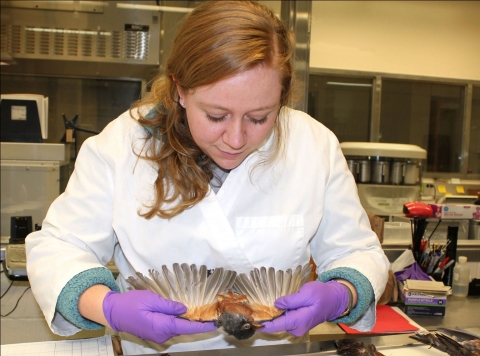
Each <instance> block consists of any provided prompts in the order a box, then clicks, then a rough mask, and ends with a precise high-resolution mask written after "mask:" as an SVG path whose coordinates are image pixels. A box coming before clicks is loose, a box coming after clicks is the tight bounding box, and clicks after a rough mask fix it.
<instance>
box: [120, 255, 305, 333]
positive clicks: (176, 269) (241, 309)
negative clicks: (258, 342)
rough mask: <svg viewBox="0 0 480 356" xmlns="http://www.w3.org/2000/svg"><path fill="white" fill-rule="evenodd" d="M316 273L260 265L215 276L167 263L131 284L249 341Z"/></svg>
mask: <svg viewBox="0 0 480 356" xmlns="http://www.w3.org/2000/svg"><path fill="white" fill-rule="evenodd" d="M311 269H312V265H311V264H309V263H307V264H305V265H303V266H301V265H299V266H296V267H295V268H293V269H291V268H289V269H287V270H286V271H283V270H278V271H276V270H275V269H274V268H273V267H269V268H266V267H260V268H253V269H252V270H251V271H250V272H249V273H237V272H236V271H232V270H227V269H224V268H223V267H218V268H215V269H214V270H213V272H212V273H209V270H208V269H207V267H206V266H205V265H201V266H198V267H197V266H196V265H195V264H192V265H188V264H186V263H182V264H179V263H174V264H173V265H172V269H171V270H170V269H169V268H168V267H167V266H166V265H163V266H162V268H161V271H156V270H154V269H149V270H148V272H149V276H144V275H143V274H142V273H141V272H136V273H135V276H129V277H128V278H127V282H128V283H129V284H130V286H131V287H132V288H133V289H139V290H145V289H146V290H151V291H153V292H155V293H157V294H158V295H160V296H162V297H163V298H166V299H170V300H174V301H178V302H181V303H183V304H185V306H186V307H187V311H186V312H185V313H184V314H182V315H179V317H180V318H184V319H188V320H192V321H199V322H207V321H213V322H214V324H215V326H216V327H219V328H220V327H222V328H223V330H224V331H225V332H226V333H227V334H229V335H231V336H233V337H235V338H236V339H238V340H245V339H248V338H250V337H252V336H253V335H254V334H255V332H256V330H258V329H260V328H262V324H261V323H262V322H265V321H269V320H273V319H275V318H277V317H279V316H280V315H282V314H283V313H284V312H285V311H284V310H280V309H277V308H276V307H275V305H274V303H275V301H276V300H277V299H278V298H279V297H281V296H285V295H288V294H293V293H295V292H298V290H299V289H300V287H301V286H302V285H303V284H305V282H306V281H307V279H308V277H309V275H310V271H311Z"/></svg>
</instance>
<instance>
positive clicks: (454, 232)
mask: <svg viewBox="0 0 480 356" xmlns="http://www.w3.org/2000/svg"><path fill="white" fill-rule="evenodd" d="M447 240H448V241H450V243H449V244H448V246H447V251H446V253H445V255H446V257H450V261H455V262H454V263H452V264H451V265H450V267H448V268H447V269H446V270H445V273H444V275H443V284H445V285H446V286H450V287H451V286H452V282H453V268H454V267H455V264H456V261H457V241H458V226H449V227H448V233H447Z"/></svg>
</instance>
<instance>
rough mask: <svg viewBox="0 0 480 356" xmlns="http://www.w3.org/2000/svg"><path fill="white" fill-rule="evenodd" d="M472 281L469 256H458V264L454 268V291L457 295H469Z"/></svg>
mask: <svg viewBox="0 0 480 356" xmlns="http://www.w3.org/2000/svg"><path fill="white" fill-rule="evenodd" d="M469 283H470V267H468V265H467V257H465V256H460V257H458V264H457V265H456V266H455V268H454V269H453V284H452V293H453V295H455V296H457V297H466V296H467V295H468V284H469Z"/></svg>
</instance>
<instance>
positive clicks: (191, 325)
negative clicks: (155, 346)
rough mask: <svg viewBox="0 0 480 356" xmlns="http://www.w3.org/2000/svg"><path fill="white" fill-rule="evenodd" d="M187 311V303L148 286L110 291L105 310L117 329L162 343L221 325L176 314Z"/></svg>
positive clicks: (109, 321) (104, 302) (104, 303)
mask: <svg viewBox="0 0 480 356" xmlns="http://www.w3.org/2000/svg"><path fill="white" fill-rule="evenodd" d="M186 311H187V307H186V306H185V305H183V304H182V303H179V302H174V301H171V300H167V299H164V298H162V297H161V296H159V295H157V294H155V293H153V292H152V291H148V290H131V291H128V292H126V293H117V292H114V291H110V292H108V293H107V295H106V296H105V299H104V300H103V314H104V315H105V318H106V319H107V321H108V323H109V324H110V326H111V327H112V328H113V329H114V330H115V331H123V332H127V333H129V334H132V335H135V336H138V337H140V338H142V339H144V340H149V341H154V342H156V343H159V344H161V343H163V342H165V341H167V340H168V339H170V338H171V337H173V336H178V335H184V334H197V333H204V332H208V331H212V330H216V329H217V328H216V327H215V325H214V324H213V322H206V323H201V322H196V321H189V320H185V319H181V318H176V317H175V315H181V314H183V313H185V312H186Z"/></svg>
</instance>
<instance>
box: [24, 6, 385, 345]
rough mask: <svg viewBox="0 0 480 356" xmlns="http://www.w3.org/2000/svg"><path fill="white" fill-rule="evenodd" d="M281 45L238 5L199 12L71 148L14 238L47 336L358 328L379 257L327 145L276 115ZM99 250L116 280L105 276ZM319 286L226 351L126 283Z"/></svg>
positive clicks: (373, 289)
mask: <svg viewBox="0 0 480 356" xmlns="http://www.w3.org/2000/svg"><path fill="white" fill-rule="evenodd" d="M292 54H293V41H292V37H291V34H289V33H288V31H287V30H286V28H285V27H284V25H283V24H282V23H281V22H280V21H279V20H278V19H277V17H276V16H275V15H274V14H273V13H272V11H271V10H269V9H268V8H266V7H264V6H262V5H260V4H258V3H256V2H251V1H233V2H229V1H214V2H209V3H204V4H202V5H200V6H198V7H197V8H196V9H195V10H194V11H193V12H192V13H191V14H189V15H188V16H186V19H185V21H184V23H183V25H182V26H181V28H180V30H179V33H178V35H177V37H176V39H175V42H174V45H173V49H172V53H171V55H170V57H169V60H168V62H167V66H166V71H165V74H164V76H162V77H159V78H158V79H157V80H156V81H155V82H154V84H153V86H152V90H151V93H150V95H149V96H148V97H147V98H146V99H144V100H142V101H140V102H139V103H137V105H135V107H134V108H132V110H130V111H129V112H126V113H124V114H122V115H121V116H120V117H119V118H117V119H116V120H114V121H113V122H112V123H110V124H109V125H108V126H107V127H106V128H105V129H104V130H103V132H102V133H101V134H99V135H98V136H95V137H92V138H90V139H88V140H87V141H86V142H85V144H84V145H83V146H82V149H81V151H80V153H79V156H78V158H77V161H76V167H75V171H74V172H73V174H72V177H71V179H70V182H69V184H68V187H67V189H66V191H65V193H63V194H62V195H61V196H60V197H59V198H58V199H57V200H56V201H55V202H54V203H53V204H52V206H51V208H50V209H49V212H48V214H47V217H46V219H45V221H44V222H43V226H42V230H41V231H39V232H35V233H33V234H31V235H29V236H28V238H27V253H28V266H27V267H28V275H29V279H30V283H31V285H32V290H33V292H34V295H35V297H36V299H37V301H38V303H39V305H40V307H41V308H42V309H43V311H44V314H45V317H46V319H47V321H48V323H49V325H50V327H51V329H52V331H53V332H55V333H58V334H60V335H71V334H73V333H75V332H77V331H79V330H80V329H95V328H100V327H103V326H109V327H111V328H113V329H114V330H115V331H117V332H121V339H122V346H123V350H124V353H125V354H139V353H149V352H152V353H153V352H158V351H168V352H175V351H181V350H198V349H215V348H224V347H244V346H252V345H254V346H256V345H264V344H270V343H280V342H283V343H287V342H298V341H300V340H305V339H306V338H307V337H308V336H306V335H308V331H309V330H310V329H311V328H313V327H315V326H316V325H318V324H320V323H322V322H324V321H326V320H330V321H333V322H344V323H349V324H352V325H353V327H356V328H358V329H360V330H368V329H370V328H372V327H373V325H374V323H375V302H376V300H378V298H379V297H380V296H381V294H382V292H383V289H384V288H385V284H386V280H387V268H388V261H387V259H386V257H385V255H384V254H383V252H382V249H381V246H380V245H379V242H378V239H377V238H376V235H375V234H374V233H373V232H372V231H371V229H370V226H369V222H368V218H367V215H366V214H365V211H364V210H363V209H362V207H361V205H360V203H359V200H358V197H357V193H356V186H355V183H354V180H353V178H352V176H351V174H350V173H349V170H348V168H347V165H346V162H345V159H344V157H343V155H342V153H341V151H340V149H339V145H338V141H337V139H336V138H335V136H334V135H333V134H332V133H331V132H330V131H329V130H328V129H326V128H325V127H324V126H323V125H321V124H320V123H318V122H317V121H315V120H314V119H312V118H311V117H309V116H308V115H306V114H305V113H302V112H298V111H295V110H292V109H289V108H288V107H287V104H288V102H289V100H290V99H291V98H292V95H293V88H294V76H293V74H294V73H293V67H292ZM112 254H113V256H114V258H115V264H116V266H117V267H118V269H119V272H120V275H119V276H118V278H117V281H115V280H114V279H113V276H112V275H111V273H110V272H109V271H108V270H107V269H106V268H104V266H105V265H106V264H107V263H108V262H109V261H110V259H111V257H112ZM310 257H312V258H313V260H314V261H315V263H316V265H317V273H318V275H319V280H318V281H313V282H309V283H306V284H305V285H304V286H303V287H302V288H301V290H300V291H299V292H298V293H296V294H293V295H289V296H285V297H282V298H280V299H279V300H277V303H276V305H277V307H278V308H281V309H286V310H287V312H286V313H284V314H283V315H282V316H281V317H279V318H277V319H275V320H273V321H271V322H266V323H264V327H263V328H262V329H260V331H261V332H257V333H256V334H255V335H254V337H252V338H250V339H248V340H244V341H239V340H236V339H234V338H232V337H230V336H228V335H226V334H225V333H223V332H222V331H221V330H219V329H217V328H216V327H215V326H214V324H213V323H211V322H210V323H200V322H192V321H187V320H183V319H181V318H176V317H175V316H176V315H180V314H182V313H184V312H185V310H186V308H185V306H184V305H182V304H181V303H177V302H173V301H168V300H165V299H163V298H161V297H159V296H157V295H155V294H153V293H152V292H149V291H131V290H130V291H129V286H128V284H127V283H126V281H125V280H126V278H128V277H129V276H133V275H135V273H136V272H141V273H143V274H147V273H148V270H149V269H157V270H159V269H160V268H161V266H162V265H166V266H172V265H173V264H174V263H188V264H196V265H206V266H207V267H208V268H211V269H214V268H217V267H224V268H226V269H230V270H234V271H236V272H237V273H246V272H249V271H250V270H251V269H253V268H255V267H261V266H266V267H274V268H276V269H283V270H286V269H288V268H292V267H295V266H297V265H303V264H305V263H308V261H309V259H310Z"/></svg>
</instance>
